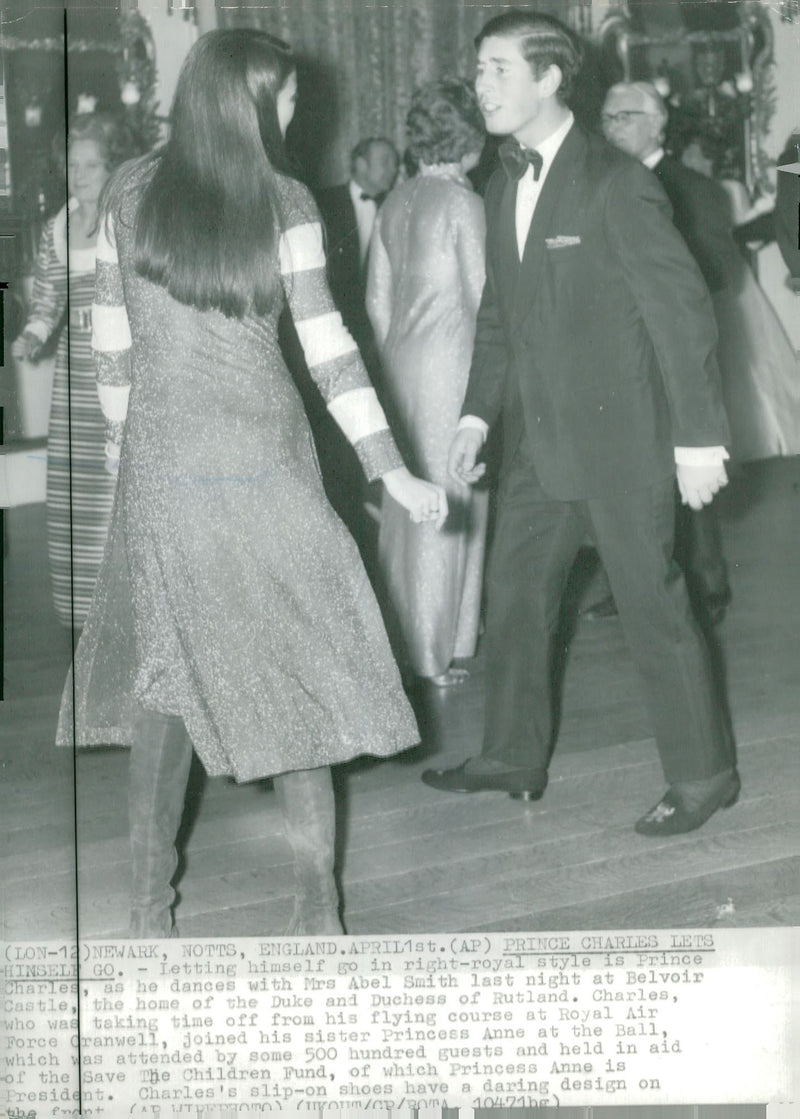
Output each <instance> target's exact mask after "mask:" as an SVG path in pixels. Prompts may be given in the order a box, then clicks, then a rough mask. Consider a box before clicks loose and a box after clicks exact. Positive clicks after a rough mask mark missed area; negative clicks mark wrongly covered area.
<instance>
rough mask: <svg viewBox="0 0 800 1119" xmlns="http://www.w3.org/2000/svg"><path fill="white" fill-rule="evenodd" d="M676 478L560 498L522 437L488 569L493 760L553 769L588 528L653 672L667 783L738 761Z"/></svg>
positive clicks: (644, 666)
mask: <svg viewBox="0 0 800 1119" xmlns="http://www.w3.org/2000/svg"><path fill="white" fill-rule="evenodd" d="M674 484H675V483H674V479H673V478H666V479H665V480H664V481H663V482H660V483H658V484H656V485H654V486H650V487H646V488H638V489H633V490H631V491H629V492H627V493H623V494H620V496H618V497H617V496H614V497H610V498H602V499H601V498H597V499H590V500H587V501H556V500H554V499H552V498H550V497H549V496H548V495H547V494H546V493H545V492H544V491H543V490H542V488H541V486H540V484H539V482H538V479H537V477H536V471H535V469H534V467H533V464H532V462H531V461H530V458H529V457H528V455H527V453H526V451H525V445H524V442H523V443H521V445H520V449H519V450H518V451H517V453H516V455H515V458H514V460H513V461H512V463H511V465H510V467H509V469H508V472H507V474H506V477H505V479H504V481H503V483H502V488H501V493H500V509H499V514H498V522H497V530H496V536H495V541H494V547H493V553H492V558H491V562H490V567H489V582H488V607H487V622H486V656H487V661H486V672H487V683H486V687H487V697H486V722H485V735H484V745H483V755H484V757H487V758H491V759H493V760H496V761H498V762H501V763H503V764H504V765H507V766H510V767H512V768H514V769H524V770H528V771H530V770H545V769H546V768H547V764H548V761H549V756H550V752H551V749H552V735H553V710H552V707H553V704H552V679H551V676H552V673H551V664H552V645H553V637H554V634H555V630H556V627H557V624H558V618H559V610H560V605H561V598H562V595H563V592H564V587H565V584H566V580H567V577H568V575H569V571H570V568H571V566H572V563H573V561H574V559H575V556H576V554H577V552H578V550H579V548H580V547H581V545H582V543H583V542H584V540H585V538H586V535H587V533H588V534H590V535H591V536H593V537H594V539H595V540H596V542H597V547H598V551H599V552H600V556H601V558H602V560H603V563H604V565H605V568H606V572H607V573H608V577H609V581H610V583H611V589H612V591H613V594H614V598H615V599H616V603H617V609H618V611H619V616H620V620H621V622H622V625H623V628H624V630H625V635H626V637H627V640H628V644H629V646H630V648H631V652H632V653H633V658H634V661H635V663H636V666H637V668H638V669H639V672H640V674H641V677H642V682H643V684H644V689H645V696H646V699H647V704H648V709H649V711H650V717H651V719H652V722H653V728H654V732H655V739H656V744H657V746H658V751H659V755H660V758H661V764H662V767H663V770H664V776H665V778H666V780H667V781H668V782H669V783H670V784H672V783H675V782H680V781H693V780H702V779H704V778H708V777H712V776H714V775H715V774H717V773H720V772H722V771H724V770H726V769H728V768H730V767H731V766H732V765H733V764H734V763H733V747H732V744H731V742H730V740H729V736H728V732H727V729H726V724H725V721H724V718H723V714H722V711H721V709H720V705H719V704H718V702H717V700H716V698H715V689H714V683H713V679H712V673H711V666H710V661H709V656H708V650H707V648H706V645H705V641H704V638H703V636H702V633H701V632H700V629H699V627H698V625H697V623H696V621H695V619H694V616H693V614H692V610H691V606H690V604H689V598H688V594H687V591H686V585H685V583H684V580H683V576H682V574H681V571H680V568H679V567H678V565H677V564H676V563H675V561H674V559H673V551H674V535H675V499H674Z"/></svg>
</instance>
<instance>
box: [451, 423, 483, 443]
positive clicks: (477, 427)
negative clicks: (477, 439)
mask: <svg viewBox="0 0 800 1119" xmlns="http://www.w3.org/2000/svg"><path fill="white" fill-rule="evenodd" d="M467 427H471V428H474V430H475V431H479V432H480V433H481V435H482V436H483V441H484V443H485V442H486V437H487V436H488V434H489V425H488V424H487V422H486V420H482V419H481V418H480V416H462V417H461V419H460V420H459V421H458V428H457V429H456V430H457V431H463V429H464V428H467Z"/></svg>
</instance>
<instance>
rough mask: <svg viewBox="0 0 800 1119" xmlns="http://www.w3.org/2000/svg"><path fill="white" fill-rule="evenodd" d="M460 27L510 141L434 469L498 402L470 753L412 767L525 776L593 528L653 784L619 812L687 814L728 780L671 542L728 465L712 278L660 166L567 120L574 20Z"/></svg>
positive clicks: (723, 743) (466, 467) (547, 713)
mask: <svg viewBox="0 0 800 1119" xmlns="http://www.w3.org/2000/svg"><path fill="white" fill-rule="evenodd" d="M476 45H477V48H478V71H477V78H476V90H477V92H478V97H479V101H480V105H481V110H482V112H483V115H484V118H485V120H486V125H487V128H488V130H489V131H490V132H492V133H497V134H501V135H504V136H508V137H509V139H508V140H507V141H505V142H504V143H503V144H502V145H501V149H500V154H501V158H502V164H503V165H502V167H501V169H499V170H498V171H497V172H496V173H495V175H494V176H493V178H492V180H491V182H490V183H489V187H488V190H487V194H486V216H487V241H486V250H487V251H486V264H487V278H486V286H485V289H484V294H483V299H482V303H481V308H480V311H479V314H478V323H477V332H476V341H475V351H474V356H473V362H472V368H471V371H470V378H469V385H468V388H467V394H466V399H465V401H464V407H463V412H462V419H461V421H460V425H459V430H458V432H457V434H456V436H455V439H454V441H453V445H452V447H451V451H450V472H451V474H452V476H453V477H454V478H456V479H459V480H460V481H461V482H462V483H464V484H471V483H472V482H474V481H476V480H477V478H478V477H479V476H480V474H481V473H482V466H481V465H480V464H476V460H477V458H478V456H479V454H480V452H481V449H482V447H483V443H484V440H485V437H486V432H487V431H488V428H489V427H490V425H491V424H492V423H494V421H495V420H496V419H497V418H498V416H499V415H500V414H501V413H502V415H503V419H504V436H505V438H504V462H503V468H502V472H503V477H502V480H501V493H500V499H499V515H498V524H497V529H496V536H495V542H494V551H493V556H492V560H491V567H490V574H489V584H488V612H487V628H486V688H487V695H486V715H485V726H484V741H483V751H482V753H481V755H480V757H478V758H473V759H468V760H467V761H466V762H465V763H463V764H462V765H460V766H458V767H456V768H454V769H445V770H428V771H426V773H425V774H424V775H423V780H424V781H425V782H426V783H427V784H429V785H432V786H433V787H435V788H438V789H442V790H447V791H453V792H474V791H478V790H482V789H497V790H503V791H505V792H508V793H511V795H512V796H519V797H524V798H526V799H536V798H537V797H539V796H541V795H542V793H543V792H544V789H545V786H546V784H547V766H548V762H549V758H550V752H551V747H552V736H553V714H552V697H551V650H552V639H553V635H554V632H555V628H556V624H557V618H558V611H559V605H560V600H561V596H562V593H563V589H564V585H565V582H566V578H567V575H568V572H569V569H570V567H571V565H572V562H573V560H574V558H575V555H576V553H577V551H578V549H579V548H580V546H581V544H582V543H583V540H584V537H585V536H586V534H587V532H590V533H591V535H592V536H593V538H594V539H595V540H596V542H597V546H598V550H599V551H600V555H601V557H602V559H603V561H604V564H605V566H606V569H607V572H608V575H609V579H610V582H611V587H612V590H613V592H614V595H615V598H616V601H617V605H618V608H619V613H620V616H621V619H622V623H623V626H624V628H625V632H626V634H627V637H628V641H629V643H630V646H631V649H632V651H633V654H634V659H635V661H636V664H637V667H638V668H639V670H640V673H641V676H642V680H643V684H644V687H645V694H646V697H647V701H648V707H649V710H650V714H651V718H652V720H653V725H654V730H655V738H656V744H657V746H658V750H659V755H660V758H661V763H662V767H663V770H664V775H665V778H666V780H667V783H668V786H669V788H668V790H667V792H666V794H665V795H664V796H663V797H662V799H661V800H660V801H659V802H658V804H657V805H656V806H655V807H654V808H653V809H651V811H649V812H648V813H646V814H645V815H644V816H643V817H642V818H641V819H640V820H639V821H638V822H637V824H636V830H637V831H639V832H641V833H643V834H646V835H655V836H659V835H670V834H675V833H678V832H685V831H689V830H691V829H693V828H696V827H699V826H700V825H701V824H703V823H704V822H705V821H706V820H707V819H708V818H709V816H710V815H712V813H714V812H715V811H716V810H717V809H718V808H719V807H722V806H727V805H729V804H732V803H733V802H734V801H735V800H736V798H737V796H738V792H739V778H738V775H737V773H736V770H735V762H734V753H733V744H732V743H731V741H730V739H729V735H728V731H727V727H726V722H725V720H724V718H723V716H722V713H721V711H720V709H719V706H718V704H717V703H716V702H715V699H714V688H713V683H712V678H711V669H710V664H709V658H708V652H707V649H706V646H705V643H704V640H703V637H702V634H701V632H700V630H699V629H698V627H697V624H696V622H695V620H694V617H693V614H692V611H691V608H690V605H689V599H688V595H687V592H686V587H685V584H684V581H683V577H682V575H681V572H680V570H679V568H678V567H677V565H676V564H675V562H674V560H673V544H674V522H675V506H674V485H675V476H676V472H677V478H678V484H679V487H680V491H681V494H682V496H683V499H684V501H686V502H688V503H689V504H690V505H691V506H692V507H693V508H700V507H701V506H703V505H705V504H708V503H709V502H710V501H711V500H712V498H713V495H714V493H715V492H716V491H717V490H718V489H719V487H720V486H722V485H724V484H725V482H726V475H725V467H724V459H725V458H726V457H727V456H726V451H725V449H724V444H725V442H726V440H727V439H728V426H727V421H726V417H725V413H724V409H723V406H722V403H721V393H720V386H719V374H718V370H717V367H716V360H715V356H714V350H715V344H716V328H715V324H714V319H713V314H712V310H711V302H710V297H709V294H708V291H707V289H706V286H705V284H704V283H703V279H702V276H701V274H700V272H699V270H698V268H697V265H696V264H695V263H694V261H693V260H692V257H691V255H690V254H689V251H688V250H687V248H686V246H685V244H684V242H683V240H682V238H681V236H680V234H679V233H678V232H677V230H676V229H675V227H674V225H673V224H672V221H671V219H670V212H669V205H668V203H667V201H666V198H665V196H664V192H663V190H662V188H661V186H660V185H659V183H658V180H657V179H656V178H655V177H654V176H653V175H652V174H651V173H650V172H649V171H647V170H646V169H645V168H644V167H643V166H642V165H641V163H639V162H638V161H637V160H634V159H632V158H630V157H629V156H627V155H625V154H624V153H623V152H620V151H618V150H617V149H615V148H613V147H612V146H611V145H609V144H607V143H606V141H605V140H603V139H601V138H600V137H594V136H590V135H587V134H586V133H584V132H583V131H582V130H581V129H580V128H579V127H578V126H577V125H576V124H575V122H574V119H573V117H572V113H571V112H570V110H569V108H568V107H567V104H566V98H567V97H568V96H569V88H570V85H571V84H572V81H573V79H574V77H575V75H576V73H577V72H578V70H579V67H580V63H581V50H580V46H579V43H578V41H577V40H576V38H575V36H574V35H573V34H572V32H570V31H569V29H568V28H566V27H565V26H564V25H563V24H561V23H560V22H559V21H558V20H556V19H554V18H552V17H547V16H545V15H540V14H536V13H533V12H530V11H515V10H511V11H508V12H505V13H503V14H502V15H500V16H497V17H495V18H494V19H492V20H490V21H489V23H488V24H487V25H486V26H485V27H484V29H483V31H482V32H481V33H480V35H479V36H478V39H477V40H476Z"/></svg>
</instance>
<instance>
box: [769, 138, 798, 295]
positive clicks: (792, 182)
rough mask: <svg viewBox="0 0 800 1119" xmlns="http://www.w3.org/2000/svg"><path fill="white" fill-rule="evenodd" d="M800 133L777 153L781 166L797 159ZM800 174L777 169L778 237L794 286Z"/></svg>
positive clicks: (795, 286)
mask: <svg viewBox="0 0 800 1119" xmlns="http://www.w3.org/2000/svg"><path fill="white" fill-rule="evenodd" d="M799 146H800V133H795V134H794V135H793V136H791V137H790V139H789V143H788V144H787V145H786V147H785V148H784V149H783V151H782V152H781V154H780V156H779V157H778V166H779V167H780V166H781V165H782V164H786V163H796V162H797V158H798V156H797V153H798V147H799ZM799 226H800V175H794V174H791V173H790V172H789V171H779V172H778V187H777V192H776V195H775V237H776V240H777V242H778V247H779V248H780V250H781V255H782V257H783V259H784V262H785V264H786V267H787V268H788V269H789V276H790V277H791V280H792V281H793V283H792V286H793V287H794V288H795V289H797V288H798V287H800V233H798V227H799Z"/></svg>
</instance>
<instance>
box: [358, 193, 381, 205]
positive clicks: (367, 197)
mask: <svg viewBox="0 0 800 1119" xmlns="http://www.w3.org/2000/svg"><path fill="white" fill-rule="evenodd" d="M385 197H386V192H385V191H383V192H382V193H381V194H367V192H366V191H365V190H362V191H361V201H362V202H374V203H375V205H376V206H380V204H381V202H383V200H384V198H385Z"/></svg>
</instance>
